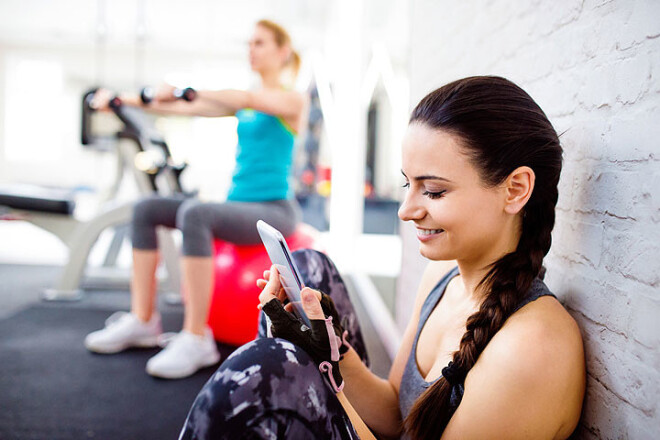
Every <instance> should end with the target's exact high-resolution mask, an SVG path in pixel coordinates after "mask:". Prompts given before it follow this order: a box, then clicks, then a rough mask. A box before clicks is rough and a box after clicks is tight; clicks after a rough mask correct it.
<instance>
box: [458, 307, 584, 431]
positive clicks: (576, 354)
mask: <svg viewBox="0 0 660 440" xmlns="http://www.w3.org/2000/svg"><path fill="white" fill-rule="evenodd" d="M471 373H474V375H475V376H480V377H481V378H480V379H477V382H481V383H484V382H483V381H485V380H489V381H496V382H498V387H500V388H499V389H498V393H502V394H506V395H509V394H510V396H509V397H511V399H512V400H511V403H513V402H514V401H515V402H517V404H518V405H526V406H528V407H529V408H533V407H535V406H537V405H538V408H539V410H542V411H543V412H545V416H544V418H545V419H546V420H545V421H546V422H550V420H549V419H555V422H556V423H561V426H562V429H563V430H567V431H568V433H569V434H570V432H571V431H572V429H573V428H574V426H575V424H577V421H578V419H579V415H580V409H581V405H582V399H583V396H584V387H585V374H586V372H585V359H584V348H583V345H582V336H581V333H580V329H579V327H578V325H577V323H576V321H575V319H573V317H572V316H571V315H570V314H569V313H568V312H567V311H566V309H564V307H563V306H562V305H561V304H560V303H559V301H558V300H557V299H556V298H555V297H553V296H550V295H547V296H541V297H540V298H538V299H536V300H534V301H531V302H530V303H528V304H526V305H525V306H523V307H522V308H520V309H519V310H518V311H516V312H515V313H514V314H513V315H511V316H510V317H509V319H508V320H507V321H506V322H505V323H504V325H503V326H502V328H501V329H500V331H499V332H497V333H496V334H495V336H494V337H493V338H492V339H491V341H490V342H489V343H488V345H487V346H486V348H485V349H484V351H483V353H482V354H481V356H480V357H479V360H478V362H477V364H475V367H474V368H473V371H472V372H471ZM481 379H483V381H482V380H481ZM466 389H467V383H466ZM516 390H525V392H526V393H525V395H522V396H516V393H517V391H516ZM515 399H518V400H515Z"/></svg>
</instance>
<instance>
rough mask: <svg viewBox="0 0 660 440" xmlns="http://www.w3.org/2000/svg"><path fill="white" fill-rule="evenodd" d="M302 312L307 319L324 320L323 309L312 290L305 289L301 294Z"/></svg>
mask: <svg viewBox="0 0 660 440" xmlns="http://www.w3.org/2000/svg"><path fill="white" fill-rule="evenodd" d="M300 296H301V299H302V306H303V310H305V313H306V314H307V317H308V318H309V319H325V315H324V314H323V308H321V303H320V302H319V299H318V297H317V295H316V292H314V290H312V289H310V288H309V287H305V288H304V289H303V290H302V291H301V292H300Z"/></svg>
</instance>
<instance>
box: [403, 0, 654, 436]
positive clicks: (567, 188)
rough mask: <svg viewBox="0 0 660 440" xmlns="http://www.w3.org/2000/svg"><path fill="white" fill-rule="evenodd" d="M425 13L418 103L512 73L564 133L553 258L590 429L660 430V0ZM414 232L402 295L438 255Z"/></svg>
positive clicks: (415, 47) (407, 243)
mask: <svg viewBox="0 0 660 440" xmlns="http://www.w3.org/2000/svg"><path fill="white" fill-rule="evenodd" d="M412 23H413V26H411V29H412V35H411V45H412V50H411V55H410V57H411V58H410V69H411V70H410V71H411V85H412V88H411V92H412V93H411V101H412V102H411V105H414V104H415V103H416V102H417V101H418V100H419V99H421V97H423V96H424V95H425V94H426V93H428V92H429V91H430V90H432V89H434V88H436V87H438V86H440V85H442V84H445V83H447V82H449V81H451V80H454V79H457V78H461V77H464V76H470V75H481V74H494V75H501V76H504V77H507V78H509V79H511V80H513V81H514V82H516V83H517V84H519V85H520V86H521V87H523V88H524V89H525V90H526V91H527V92H528V93H530V95H531V96H532V97H533V98H534V99H535V100H536V101H537V102H538V103H539V105H540V106H541V107H542V108H543V109H544V110H545V112H546V113H547V115H548V117H549V118H550V120H551V121H552V123H553V124H554V126H555V128H556V129H557V131H558V132H560V133H563V134H562V136H561V140H562V146H563V147H564V169H563V172H562V178H561V182H560V199H559V203H558V207H557V224H556V227H555V230H554V233H553V246H552V249H551V251H550V254H549V255H548V257H547V258H546V261H545V264H546V266H547V268H548V274H547V277H546V281H547V283H548V285H549V286H550V288H551V289H552V290H553V291H554V292H555V293H556V294H557V296H558V297H559V298H560V300H561V302H562V303H563V304H564V306H565V307H566V308H567V309H568V311H569V312H570V313H571V315H572V316H574V317H575V319H576V320H577V321H578V323H579V325H580V327H581V329H582V334H583V338H584V342H585V349H586V353H587V368H588V390H587V397H586V401H585V407H584V413H583V417H582V421H581V423H580V426H579V427H578V430H577V431H576V437H577V438H586V439H592V438H599V439H628V438H630V439H647V438H648V439H651V438H660V255H659V254H660V2H658V1H653V0H649V1H624V0H613V1H592V0H585V1H577V0H561V1H548V0H543V1H538V0H537V1H524V2H523V1H515V0H508V1H506V0H493V1H489V2H475V1H467V2H454V1H437V0H413V2H412ZM406 231H407V230H405V229H404V233H403V234H402V237H403V240H404V258H403V268H402V272H403V273H404V274H407V276H406V277H405V278H403V277H402V279H401V280H400V281H399V287H398V290H399V298H398V304H404V303H408V302H409V301H410V297H411V295H412V294H411V293H410V292H414V291H415V289H416V283H417V282H418V280H419V276H418V275H419V274H421V271H422V269H423V264H424V263H423V261H422V260H421V259H420V258H419V257H418V256H417V255H415V253H416V246H415V245H414V243H411V241H414V240H415V238H414V236H413V235H412V234H408V233H407V232H406ZM411 274H412V275H411ZM401 310H403V312H401V313H400V315H399V316H398V317H397V322H399V323H402V322H403V321H405V320H406V319H407V316H406V314H407V313H409V311H408V310H407V309H400V311H401Z"/></svg>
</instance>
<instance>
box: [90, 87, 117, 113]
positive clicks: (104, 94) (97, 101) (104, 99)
mask: <svg viewBox="0 0 660 440" xmlns="http://www.w3.org/2000/svg"><path fill="white" fill-rule="evenodd" d="M114 96H115V94H114V93H113V92H111V91H110V90H108V89H104V88H100V89H98V90H97V91H96V92H94V96H93V97H92V100H91V101H90V102H89V106H90V107H91V108H92V109H94V110H100V111H108V110H110V106H109V105H108V104H109V103H110V100H111V99H112V98H113V97H114Z"/></svg>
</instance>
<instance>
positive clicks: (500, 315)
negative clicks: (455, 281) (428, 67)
mask: <svg viewBox="0 0 660 440" xmlns="http://www.w3.org/2000/svg"><path fill="white" fill-rule="evenodd" d="M410 123H411V124H412V123H418V124H425V125H427V126H429V127H431V128H435V129H438V130H442V131H445V132H447V133H451V134H453V135H455V136H457V137H458V138H459V139H460V140H461V141H462V142H461V145H462V148H463V149H464V152H465V153H467V154H468V156H469V157H470V160H471V163H472V164H473V165H474V166H475V167H476V168H477V170H478V172H479V174H480V177H481V180H482V181H483V182H484V184H485V185H488V186H494V185H497V184H499V183H501V182H503V181H504V180H505V179H506V178H507V177H508V176H509V175H510V174H511V172H512V171H514V170H515V169H516V168H518V167H521V166H528V167H530V168H531V169H532V170H533V171H534V174H535V175H536V181H535V185H534V189H533V192H532V195H531V197H530V199H529V201H528V202H527V204H526V205H525V207H524V209H523V218H522V231H521V236H520V241H519V242H518V246H517V248H516V250H515V251H514V252H512V253H509V254H507V255H505V256H503V257H502V258H500V259H499V260H497V261H496V262H495V263H493V264H492V265H491V267H490V270H489V271H488V273H487V274H486V276H485V277H484V279H483V280H482V281H481V284H480V288H482V289H484V292H485V293H486V294H485V299H484V301H483V303H482V304H481V306H480V308H479V310H478V311H477V312H476V313H474V314H473V315H472V316H470V317H469V318H468V319H467V322H466V332H465V334H463V337H462V338H461V342H460V348H459V350H458V351H456V352H455V353H454V355H453V359H452V363H451V364H452V365H451V368H450V369H445V370H446V371H443V376H447V377H449V376H450V374H445V373H451V376H453V377H451V378H450V379H452V382H454V381H456V377H458V382H459V384H458V386H459V387H460V386H462V382H463V380H464V379H465V376H466V375H467V373H468V372H469V371H470V369H471V368H472V367H473V366H474V364H475V363H476V362H477V359H478V358H479V355H480V354H481V352H482V351H483V350H484V348H485V347H486V345H487V344H488V342H490V340H491V339H492V337H493V336H494V335H495V333H497V332H498V331H499V330H500V328H501V327H502V325H503V324H504V322H505V321H506V320H507V318H508V317H509V316H510V315H511V314H512V313H513V311H514V310H515V309H516V307H517V305H518V304H519V303H520V301H521V300H522V299H523V298H524V297H525V296H526V295H527V293H528V291H529V289H530V287H531V284H532V281H533V280H534V278H536V277H537V276H539V275H540V273H541V271H542V263H543V257H544V256H545V255H546V254H547V253H548V250H549V249H550V244H551V237H550V233H551V231H552V228H553V226H554V223H555V205H556V204H557V184H558V182H559V174H560V171H561V164H562V149H561V146H560V145H559V138H558V136H557V133H556V131H555V130H554V128H553V127H552V124H550V121H548V118H547V117H546V115H545V113H543V110H541V108H540V107H539V106H538V105H537V104H536V103H535V102H534V100H533V99H532V98H531V97H530V96H529V95H528V94H527V93H526V92H525V91H524V90H522V89H521V88H520V87H518V86H517V85H515V84H513V83H512V82H511V81H509V80H506V79H504V78H499V77H493V76H481V77H470V78H464V79H461V80H458V81H454V82H452V83H450V84H447V85H446V86H444V87H441V88H439V89H437V90H435V91H433V92H431V93H430V94H428V95H427V96H426V97H425V98H424V99H422V100H421V101H420V103H419V104H417V107H415V109H414V110H413V112H412V116H411V117H410ZM450 370H451V371H450ZM447 377H441V378H440V379H439V380H438V381H437V382H435V383H434V384H433V386H431V387H429V388H428V389H427V390H426V391H425V392H424V393H423V394H422V395H421V396H420V397H419V398H418V399H417V401H416V402H415V404H414V405H413V408H412V409H411V411H410V414H409V415H408V417H407V418H406V419H405V421H404V428H405V429H406V431H407V432H408V433H409V435H410V436H411V437H412V438H414V439H438V438H440V437H441V436H442V433H443V431H444V430H445V428H446V426H447V424H448V423H449V420H450V419H451V417H452V415H453V414H454V412H455V410H456V408H457V406H458V404H459V403H460V399H459V398H457V395H459V394H460V393H456V390H454V393H452V388H454V387H456V384H455V385H452V384H450V383H449V382H448V380H447ZM452 394H453V396H452Z"/></svg>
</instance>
